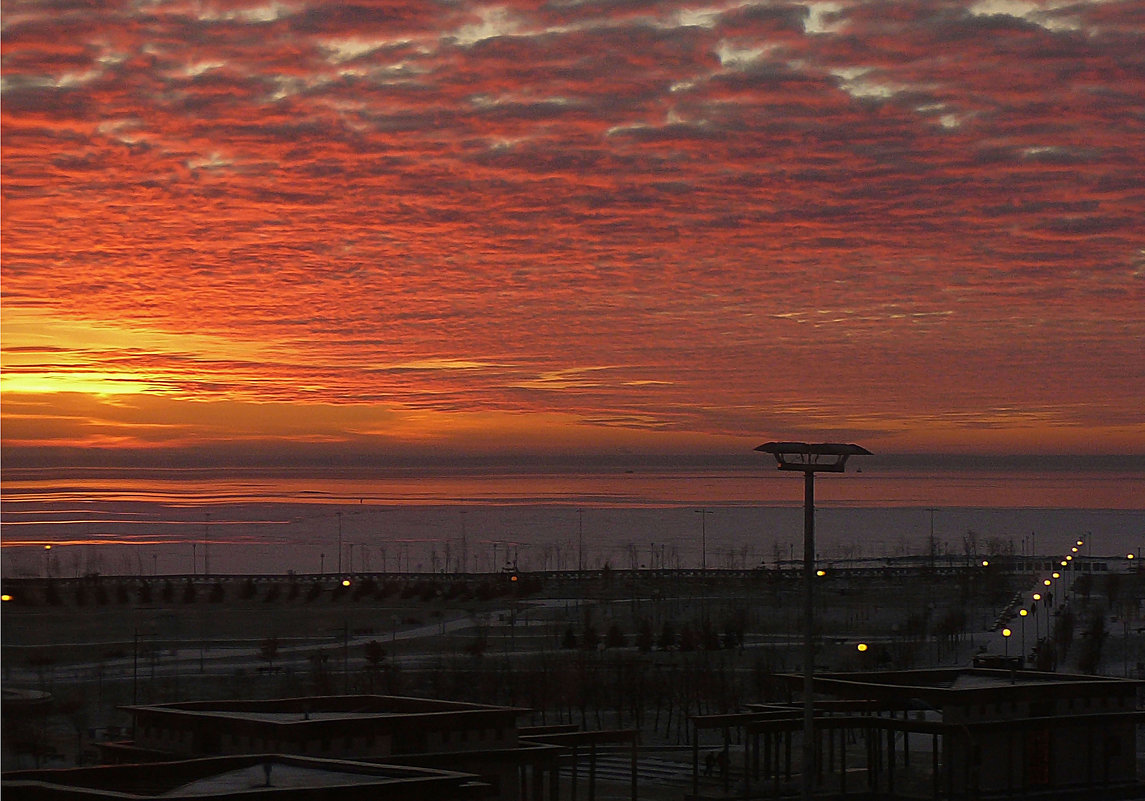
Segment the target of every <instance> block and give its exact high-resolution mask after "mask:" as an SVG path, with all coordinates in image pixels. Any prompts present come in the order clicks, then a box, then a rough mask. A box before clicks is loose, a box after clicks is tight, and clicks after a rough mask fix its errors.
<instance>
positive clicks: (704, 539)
mask: <svg viewBox="0 0 1145 801" xmlns="http://www.w3.org/2000/svg"><path fill="white" fill-rule="evenodd" d="M695 512H696V514H698V515H699V516H700V570H707V569H708V515H714V514H715V512H713V511H712V510H711V509H696V510H695Z"/></svg>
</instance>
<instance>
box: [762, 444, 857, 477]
mask: <svg viewBox="0 0 1145 801" xmlns="http://www.w3.org/2000/svg"><path fill="white" fill-rule="evenodd" d="M756 450H757V451H763V452H764V453H770V454H771V455H772V456H774V457H775V461H776V462H777V464H778V466H779V469H780V470H798V471H800V472H803V473H842V472H843V471H844V470H845V469H846V465H847V457H849V456H870V455H871V452H870V451H869V450H867V449H866V448H863V447H861V446H859V445H846V444H843V443H838V442H816V443H807V442H768V443H765V444H763V445H760V446H759V447H758V448H756Z"/></svg>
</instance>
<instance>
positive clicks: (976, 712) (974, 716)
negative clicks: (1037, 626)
mask: <svg viewBox="0 0 1145 801" xmlns="http://www.w3.org/2000/svg"><path fill="white" fill-rule="evenodd" d="M783 678H784V679H785V680H786V681H787V683H788V685H789V686H790V687H791V688H792V690H798V689H801V688H802V680H803V677H802V676H795V675H788V676H784V677H783ZM1141 683H1142V682H1139V681H1131V680H1125V679H1115V678H1107V677H1103V676H1072V675H1065V674H1058V673H1037V672H1033V671H1021V670H985V669H973V668H949V669H934V670H910V671H894V672H877V673H829V674H817V675H816V676H815V685H814V686H815V693H816V698H815V716H816V735H815V737H816V739H815V741H814V742H813V743H812V751H813V752H814V754H815V757H814V764H813V765H811V766H810V770H809V771H804V770H803V764H802V763H803V760H797V761H796V760H793V759H792V752H793V746H794V751H795V753H799V751H801V750H802V749H801V746H802V742H801V740H800V737H799V735H800V732H801V729H802V724H801V712H802V706H796V705H754V706H752V707H751V708H750V709H751V711H749V712H744V713H737V714H733V715H708V716H700V717H696V718H693V721H692V722H693V726H694V730H695V732H694V733H695V737H694V738H693V742H695V743H697V744H698V743H700V742H701V740H702V739H703V733H704V732H705V731H707V732H712V731H718V732H722V733H723V741H724V745H723V750H724V753H725V754H727V755H729V758H731V759H734V760H735V761H736V762H740V761H741V760H742V774H740V775H742V776H743V781H744V783H745V785H746V787H747V788H749V789H750V790H751V792H752V793H753V794H756V796H757V797H764V798H769V797H776V798H777V797H781V796H784V795H785V794H790V792H791V791H792V790H793V789H794V787H795V784H796V782H797V781H798V782H802V781H803V780H804V778H805V777H806V776H808V775H810V776H812V778H813V779H814V782H815V785H816V796H817V797H823V798H837V797H844V796H846V795H847V794H848V793H850V794H852V795H853V794H856V793H858V794H863V793H868V794H870V793H873V794H874V795H876V796H877V797H879V798H933V799H939V798H942V799H971V798H1016V797H1033V796H1036V797H1037V798H1039V799H1047V800H1048V799H1071V798H1101V799H1115V798H1141V797H1145V785H1142V784H1141V783H1140V782H1139V781H1138V778H1137V771H1136V767H1137V766H1136V762H1137V760H1136V727H1137V726H1138V725H1139V724H1140V723H1142V722H1145V713H1143V712H1139V711H1137V691H1138V687H1139V685H1140V684H1141ZM832 699H833V700H832ZM734 729H739V730H740V731H741V732H742V733H743V734H744V735H745V737H744V742H745V743H746V745H745V747H744V749H743V751H742V753H741V754H738V755H737V754H734V753H731V750H730V742H731V738H730V736H729V733H730V732H731V731H732V730H734ZM708 739H709V742H710V737H709V738H708ZM699 748H700V746H698V745H697V746H696V750H695V752H694V758H693V759H694V761H693V765H694V767H693V770H694V773H695V776H696V778H694V779H693V787H694V788H698V787H699ZM737 773H738V771H737ZM745 792H746V790H745Z"/></svg>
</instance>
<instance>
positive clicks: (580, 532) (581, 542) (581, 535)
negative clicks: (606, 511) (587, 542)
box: [576, 509, 584, 573]
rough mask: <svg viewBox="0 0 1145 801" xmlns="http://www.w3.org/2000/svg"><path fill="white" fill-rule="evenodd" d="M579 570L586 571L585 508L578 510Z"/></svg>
mask: <svg viewBox="0 0 1145 801" xmlns="http://www.w3.org/2000/svg"><path fill="white" fill-rule="evenodd" d="M576 543H577V558H576V569H577V572H579V573H583V572H584V509H577V510H576Z"/></svg>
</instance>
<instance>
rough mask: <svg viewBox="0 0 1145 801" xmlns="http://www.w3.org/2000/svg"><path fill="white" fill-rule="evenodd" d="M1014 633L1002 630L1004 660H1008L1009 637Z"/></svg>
mask: <svg viewBox="0 0 1145 801" xmlns="http://www.w3.org/2000/svg"><path fill="white" fill-rule="evenodd" d="M1013 633H1014V632H1012V631H1010V630H1009V629H1002V638H1003V639H1004V640H1005V641H1006V658H1007V659H1009V658H1010V635H1011V634H1013Z"/></svg>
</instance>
